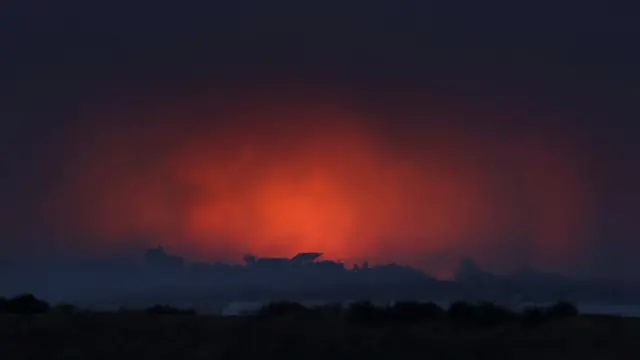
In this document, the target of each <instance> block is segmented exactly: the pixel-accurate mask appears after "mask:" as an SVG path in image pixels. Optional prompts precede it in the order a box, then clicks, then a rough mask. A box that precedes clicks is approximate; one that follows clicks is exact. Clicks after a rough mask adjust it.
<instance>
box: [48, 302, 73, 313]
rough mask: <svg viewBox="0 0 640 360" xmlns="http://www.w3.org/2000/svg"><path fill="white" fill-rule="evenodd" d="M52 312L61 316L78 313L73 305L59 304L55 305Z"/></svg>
mask: <svg viewBox="0 0 640 360" xmlns="http://www.w3.org/2000/svg"><path fill="white" fill-rule="evenodd" d="M53 310H54V311H55V312H58V313H61V314H67V315H70V314H74V313H76V312H77V311H78V308H77V307H76V306H75V305H73V304H69V303H59V304H56V306H54V307H53Z"/></svg>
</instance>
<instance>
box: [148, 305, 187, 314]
mask: <svg viewBox="0 0 640 360" xmlns="http://www.w3.org/2000/svg"><path fill="white" fill-rule="evenodd" d="M145 312H146V313H147V314H152V315H196V311H195V310H193V309H178V308H175V307H172V306H167V305H154V306H152V307H150V308H147V309H146V310H145Z"/></svg>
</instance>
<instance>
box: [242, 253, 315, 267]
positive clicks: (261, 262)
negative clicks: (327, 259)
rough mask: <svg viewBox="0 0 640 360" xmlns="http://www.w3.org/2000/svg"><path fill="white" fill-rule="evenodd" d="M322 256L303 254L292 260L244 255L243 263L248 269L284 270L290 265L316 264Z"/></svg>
mask: <svg viewBox="0 0 640 360" xmlns="http://www.w3.org/2000/svg"><path fill="white" fill-rule="evenodd" d="M321 256H322V253H319V252H303V253H299V254H297V255H296V256H294V257H293V258H285V257H262V258H261V257H256V256H254V255H245V256H244V257H243V260H244V262H245V263H246V264H247V266H249V267H259V268H264V269H284V268H289V267H290V266H292V265H305V264H316V263H317V262H316V260H317V259H318V258H319V257H321Z"/></svg>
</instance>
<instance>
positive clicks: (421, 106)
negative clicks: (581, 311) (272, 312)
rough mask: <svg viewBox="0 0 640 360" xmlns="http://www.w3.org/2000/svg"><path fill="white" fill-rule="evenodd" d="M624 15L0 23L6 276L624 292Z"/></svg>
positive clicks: (318, 7) (273, 11) (28, 6)
mask: <svg viewBox="0 0 640 360" xmlns="http://www.w3.org/2000/svg"><path fill="white" fill-rule="evenodd" d="M625 4H626V5H625ZM631 4H632V2H630V1H629V2H616V1H593V0H586V1H576V0H571V1H563V2H562V1H500V2H482V1H470V0H465V1H446V2H445V1H438V2H436V1H427V0H414V1H408V0H395V1H381V0H368V1H364V0H362V1H361V0H358V1H347V0H342V1H337V0H329V1H279V2H275V1H257V0H250V1H226V2H222V1H180V2H178V1H174V2H170V1H166V0H160V1H150V0H142V1H122V0H115V1H84V0H83V1H79V0H71V1H55V2H53V1H45V0H23V1H9V2H8V3H5V4H4V5H3V6H2V9H1V10H0V49H1V50H0V94H1V95H2V96H1V97H0V119H1V121H2V131H1V132H0V150H1V151H2V153H1V156H0V165H1V169H2V175H1V176H0V216H1V218H0V254H2V255H1V256H2V257H4V258H6V259H9V260H14V261H22V259H27V258H33V257H36V258H47V257H49V258H50V257H75V258H95V257H107V256H112V255H113V254H120V253H125V252H127V251H131V252H133V251H138V250H139V249H141V248H144V247H146V246H154V245H156V244H164V245H165V246H167V247H168V248H169V249H172V250H173V251H175V252H177V253H179V254H181V255H184V256H187V257H189V258H192V259H201V260H238V259H240V258H241V255H242V254H244V253H255V254H257V255H263V256H292V255H295V253H296V252H299V251H321V252H325V253H326V256H327V257H328V258H331V259H340V260H343V261H345V262H347V263H352V262H354V261H358V262H360V261H362V260H364V259H369V260H370V261H373V262H389V261H395V262H399V263H406V264H411V265H414V266H418V267H421V268H423V269H425V270H427V271H429V272H432V273H435V274H438V275H442V276H446V274H447V273H449V272H450V270H451V268H452V266H453V264H455V262H456V261H457V260H458V259H459V258H460V257H463V256H471V257H473V258H474V259H477V260H478V262H479V263H480V264H482V265H483V266H487V267H489V268H491V269H494V270H496V271H503V270H510V269H514V268H517V267H520V266H537V267H541V268H544V269H549V270H554V271H563V272H567V273H576V274H581V275H589V276H602V277H631V276H635V275H634V274H633V272H634V271H635V272H637V271H638V270H640V268H639V267H638V265H637V261H636V258H637V254H638V253H640V243H639V241H638V240H639V237H640V191H639V190H638V186H639V184H640V170H639V168H640V167H639V166H638V161H637V157H638V155H640V140H639V136H640V123H639V120H640V101H639V100H640V47H638V46H637V44H638V43H639V40H640V36H639V35H640V17H639V16H638V12H637V11H635V9H634V7H633V5H631Z"/></svg>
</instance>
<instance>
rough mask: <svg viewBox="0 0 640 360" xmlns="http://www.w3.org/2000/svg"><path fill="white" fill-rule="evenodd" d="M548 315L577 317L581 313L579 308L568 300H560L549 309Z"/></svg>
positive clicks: (554, 317)
mask: <svg viewBox="0 0 640 360" xmlns="http://www.w3.org/2000/svg"><path fill="white" fill-rule="evenodd" d="M547 315H548V316H549V317H550V318H553V319H562V318H570V317H576V316H578V315H580V312H579V311H578V308H577V307H576V306H575V305H574V304H572V303H570V302H567V301H559V302H557V303H555V304H554V305H553V306H551V307H549V308H548V309H547Z"/></svg>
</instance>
